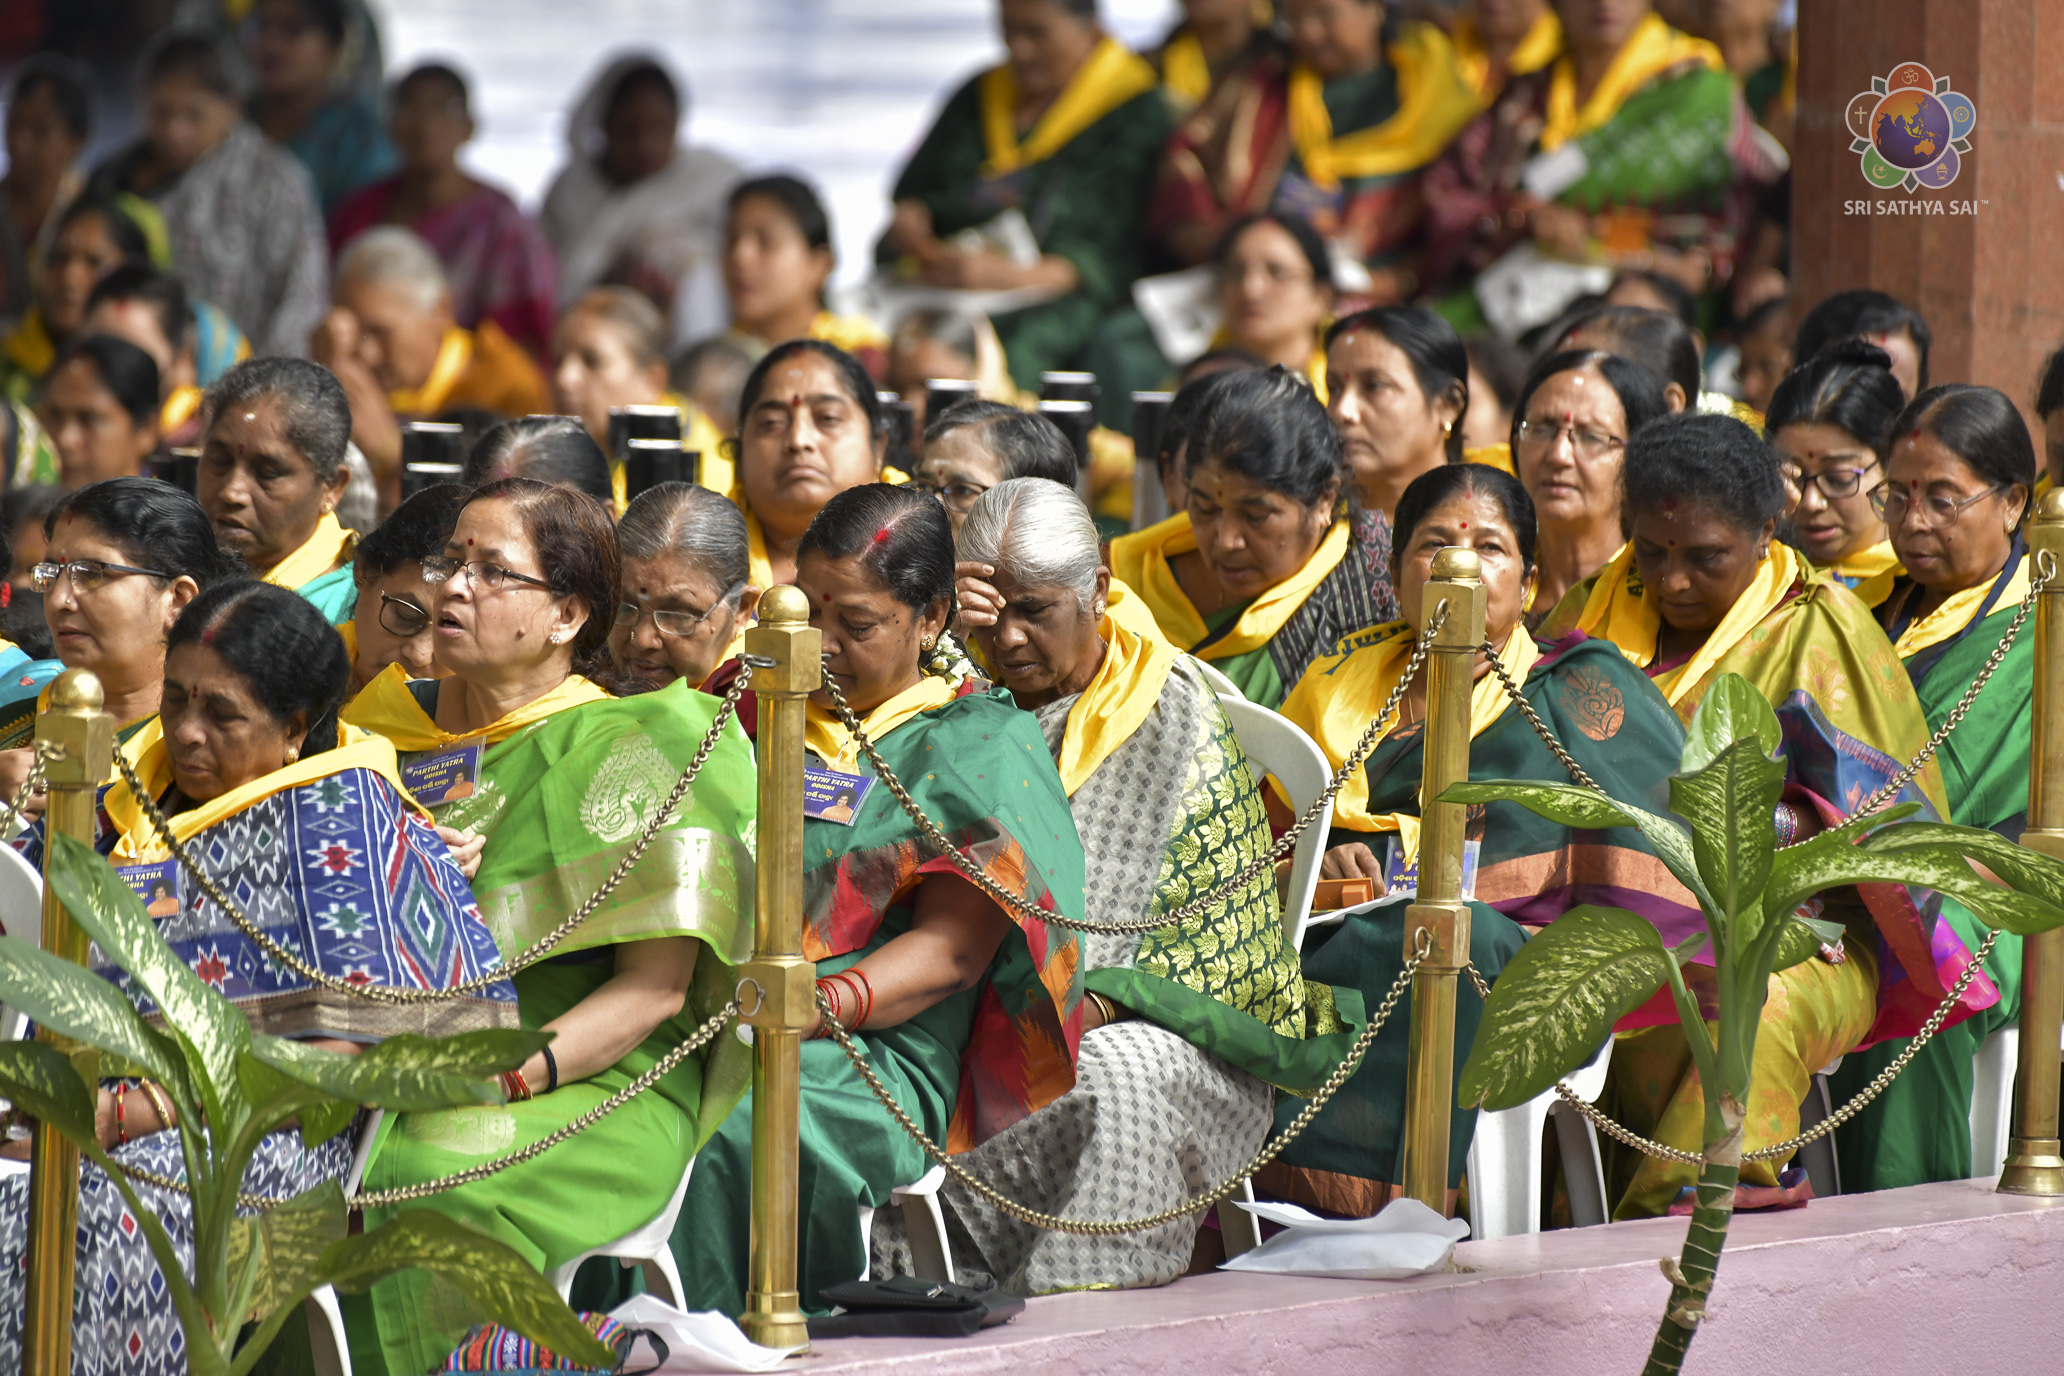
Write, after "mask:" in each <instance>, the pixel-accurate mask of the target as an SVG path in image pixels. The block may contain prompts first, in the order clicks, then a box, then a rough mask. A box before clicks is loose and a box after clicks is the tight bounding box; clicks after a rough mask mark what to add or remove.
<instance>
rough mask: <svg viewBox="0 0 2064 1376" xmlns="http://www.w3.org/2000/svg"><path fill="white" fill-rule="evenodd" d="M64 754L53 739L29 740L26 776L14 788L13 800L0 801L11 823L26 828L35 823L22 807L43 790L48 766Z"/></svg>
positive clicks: (60, 746) (47, 778)
mask: <svg viewBox="0 0 2064 1376" xmlns="http://www.w3.org/2000/svg"><path fill="white" fill-rule="evenodd" d="M64 754H65V748H64V747H63V746H62V745H59V744H58V743H57V742H55V741H45V740H35V741H31V743H30V746H29V774H28V777H27V778H25V779H23V780H22V784H21V787H20V788H19V789H17V790H15V794H14V801H13V802H11V803H8V802H0V808H4V809H5V810H6V815H7V816H8V817H11V818H12V819H13V825H16V826H20V827H22V828H24V829H26V828H28V827H32V826H34V825H35V824H36V819H35V818H33V817H31V816H29V814H28V813H27V812H25V811H23V809H24V808H26V807H27V806H28V804H29V799H31V798H33V797H35V796H36V795H37V794H38V793H40V792H42V791H43V789H42V785H43V784H45V783H47V782H48V780H49V773H50V766H51V765H52V764H54V763H55V762H56V761H58V760H61V759H63V758H64Z"/></svg>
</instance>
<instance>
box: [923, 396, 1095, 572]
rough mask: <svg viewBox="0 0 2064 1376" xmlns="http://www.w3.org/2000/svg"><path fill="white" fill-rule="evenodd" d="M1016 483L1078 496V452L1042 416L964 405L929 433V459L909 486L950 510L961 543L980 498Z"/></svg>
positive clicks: (992, 405) (986, 404) (997, 405)
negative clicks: (1036, 483)
mask: <svg viewBox="0 0 2064 1376" xmlns="http://www.w3.org/2000/svg"><path fill="white" fill-rule="evenodd" d="M1013 478H1044V479H1046V480H1047V481H1048V482H1053V483H1059V484H1060V485H1061V486H1062V487H1065V488H1067V489H1068V490H1069V491H1070V492H1073V491H1074V490H1075V447H1074V446H1073V445H1071V444H1070V443H1068V437H1067V436H1066V435H1064V434H1062V433H1061V429H1060V427H1059V426H1057V425H1055V424H1054V423H1053V422H1052V421H1050V420H1048V419H1047V418H1046V417H1045V416H1042V415H1039V414H1038V413H1037V412H1033V411H1020V410H1019V409H1018V408H1017V407H1015V406H1006V405H1004V404H1003V403H1002V402H996V401H961V402H955V403H954V404H953V405H952V406H950V407H948V408H947V409H946V412H945V414H944V415H942V416H939V417H938V418H937V419H935V420H933V421H932V423H931V424H929V425H928V426H926V427H925V448H924V458H923V460H922V461H921V462H920V463H919V464H918V466H917V472H916V474H915V475H914V476H912V478H911V479H910V485H911V486H912V487H913V488H915V489H916V490H917V491H919V492H923V493H926V494H928V495H930V496H933V497H937V498H938V499H939V500H940V502H942V503H943V504H944V505H945V507H946V519H947V520H948V521H951V522H952V523H953V536H954V538H955V539H956V540H957V539H959V538H960V529H961V526H962V525H963V524H964V523H965V522H966V521H967V514H968V512H969V511H970V510H971V509H972V508H973V507H974V504H975V502H976V501H977V500H978V499H979V498H980V497H981V495H982V494H983V493H984V492H987V491H989V490H990V489H991V488H993V487H995V486H996V485H997V484H999V483H1004V482H1009V481H1010V480H1011V479H1013ZM1076 505H1077V506H1080V505H1081V502H1080V501H1079V500H1078V501H1077V502H1076Z"/></svg>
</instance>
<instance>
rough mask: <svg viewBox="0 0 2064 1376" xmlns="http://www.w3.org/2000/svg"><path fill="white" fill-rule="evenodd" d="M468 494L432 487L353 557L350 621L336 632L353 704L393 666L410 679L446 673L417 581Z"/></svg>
mask: <svg viewBox="0 0 2064 1376" xmlns="http://www.w3.org/2000/svg"><path fill="white" fill-rule="evenodd" d="M467 491H468V489H467V488H464V487H461V486H459V485H458V484H457V483H438V484H436V485H435V486H433V487H426V488H424V489H423V490H422V491H420V492H418V493H416V494H415V495H414V496H412V497H410V498H409V499H408V500H407V501H405V502H403V503H402V504H401V505H400V506H398V507H396V508H394V512H393V514H392V515H390V516H389V517H388V518H387V519H386V520H384V521H382V522H380V524H379V525H378V526H376V527H374V529H373V532H372V534H370V535H367V536H365V537H364V538H363V539H361V540H360V541H359V542H358V548H357V549H355V550H353V551H352V553H351V577H352V580H353V581H354V582H355V583H356V584H357V586H358V600H357V601H356V602H355V603H354V604H353V606H352V614H351V619H350V620H349V621H346V622H345V623H343V624H342V625H341V626H339V627H337V633H338V634H339V635H341V636H343V637H344V649H345V651H346V653H348V654H349V655H350V656H351V696H352V697H357V696H358V694H359V692H360V691H361V690H362V689H364V687H365V686H366V685H367V684H368V683H371V682H372V681H373V680H374V679H375V678H377V677H379V675H380V673H381V671H382V670H384V669H386V667H387V666H388V665H390V664H399V665H400V666H401V669H402V672H403V673H404V674H406V675H407V676H408V677H410V678H412V679H418V678H442V677H444V675H445V674H446V672H448V671H447V670H445V669H444V668H443V667H442V666H440V665H439V664H438V663H437V661H436V659H435V658H433V657H432V655H431V647H432V644H433V640H434V630H433V627H432V625H431V613H430V609H431V606H432V604H433V602H434V601H435V599H434V598H433V597H432V595H431V584H430V583H429V581H428V580H427V579H425V578H424V577H423V561H424V560H425V559H434V558H437V557H438V556H440V555H442V554H443V553H444V543H445V541H446V540H448V539H450V538H451V531H452V524H453V523H454V522H456V521H457V520H458V519H459V508H460V507H462V506H464V505H465V504H466V493H467Z"/></svg>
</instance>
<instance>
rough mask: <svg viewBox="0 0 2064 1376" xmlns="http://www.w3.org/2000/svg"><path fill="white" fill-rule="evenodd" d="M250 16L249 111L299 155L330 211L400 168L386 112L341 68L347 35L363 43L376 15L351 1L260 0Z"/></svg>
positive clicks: (261, 126)
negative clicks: (385, 124)
mask: <svg viewBox="0 0 2064 1376" xmlns="http://www.w3.org/2000/svg"><path fill="white" fill-rule="evenodd" d="M251 16H252V20H253V23H252V25H251V58H252V62H251V65H252V67H253V69H254V75H255V77H256V78H257V79H256V81H255V83H254V84H255V85H256V87H257V89H256V90H254V91H253V92H252V93H251V100H250V103H249V105H248V106H247V107H246V113H247V114H248V115H249V116H250V119H251V123H253V124H255V125H257V126H258V128H259V129H260V130H262V131H263V132H264V134H265V136H266V137H267V138H269V139H271V140H272V141H273V142H275V143H277V144H279V145H280V147H282V148H284V149H286V150H287V151H288V152H289V153H292V154H293V155H294V156H295V157H296V158H298V159H300V160H301V165H302V166H303V167H305V168H307V169H308V175H309V176H310V177H311V178H312V179H313V180H314V182H315V194H316V199H317V200H318V201H319V202H320V203H321V207H322V213H323V214H324V216H328V215H329V214H330V213H331V212H332V211H334V210H335V209H336V208H337V207H338V206H339V205H341V204H343V202H344V199H345V198H346V197H348V196H349V195H351V193H352V192H354V191H357V190H358V189H359V188H360V187H362V186H364V185H366V183H368V182H371V181H373V180H375V179H377V178H380V177H384V176H386V175H387V174H388V173H390V172H392V171H393V170H394V145H393V144H392V143H390V142H388V140H387V132H386V130H384V129H382V128H381V127H380V112H379V111H378V110H377V109H375V108H374V106H373V102H372V101H371V100H369V99H367V97H366V96H365V95H363V94H361V93H360V92H358V91H356V90H353V89H351V86H350V84H349V81H348V71H346V70H343V69H344V68H347V67H348V65H349V64H348V62H345V61H342V60H341V59H344V57H345V53H346V44H347V41H348V42H350V43H351V45H352V46H353V47H362V46H363V45H364V44H365V42H366V37H367V35H366V34H365V32H364V31H363V30H365V29H368V28H370V27H371V19H370V17H369V16H367V15H366V14H365V12H364V11H363V9H359V10H358V11H357V12H356V13H354V12H353V10H352V8H351V7H349V6H347V4H346V0H258V3H257V4H256V5H254V6H252V7H251ZM354 20H356V21H357V22H356V23H355V24H354V23H353V21H354ZM353 28H358V29H359V30H360V32H357V33H353V32H351V30H352V29H353ZM373 41H374V42H375V43H376V44H377V42H378V39H377V38H375V39H374V40H373Z"/></svg>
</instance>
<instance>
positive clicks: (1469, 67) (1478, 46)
mask: <svg viewBox="0 0 2064 1376" xmlns="http://www.w3.org/2000/svg"><path fill="white" fill-rule="evenodd" d="M1452 41H1453V43H1454V45H1455V62H1456V65H1457V66H1458V67H1460V68H1461V70H1462V79H1463V80H1464V81H1467V82H1468V83H1469V85H1470V89H1472V90H1474V91H1475V92H1476V96H1477V100H1478V101H1479V102H1481V103H1482V104H1484V105H1488V104H1490V103H1491V101H1492V99H1493V98H1495V97H1496V96H1497V94H1498V92H1497V89H1496V88H1494V87H1493V86H1492V85H1491V55H1490V53H1489V52H1487V51H1486V50H1485V48H1484V43H1483V36H1482V35H1481V34H1479V33H1478V32H1477V30H1476V20H1474V19H1472V18H1471V17H1470V16H1468V15H1466V14H1465V15H1463V16H1462V17H1461V18H1460V19H1458V20H1456V21H1455V32H1454V34H1453V35H1452ZM1561 53H1562V21H1561V20H1560V19H1557V18H1556V17H1555V11H1554V10H1551V9H1546V8H1544V9H1542V11H1541V13H1540V15H1539V16H1538V17H1537V18H1536V19H1535V20H1534V26H1533V27H1532V28H1530V29H1528V30H1527V31H1526V37H1524V38H1522V39H1520V40H1519V46H1518V47H1516V48H1514V49H1513V50H1512V56H1511V58H1510V59H1508V60H1507V61H1506V63H1505V76H1506V78H1507V79H1508V80H1509V79H1510V78H1512V77H1515V76H1525V75H1527V74H1528V73H1529V72H1538V71H1540V70H1541V69H1542V68H1543V67H1545V66H1547V65H1548V64H1549V63H1551V62H1553V61H1554V60H1555V59H1556V58H1557V57H1558V56H1560V55H1561Z"/></svg>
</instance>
